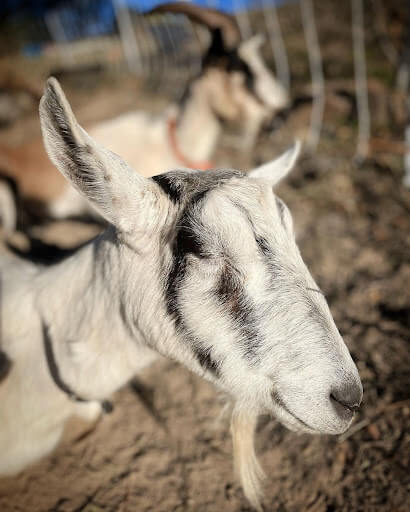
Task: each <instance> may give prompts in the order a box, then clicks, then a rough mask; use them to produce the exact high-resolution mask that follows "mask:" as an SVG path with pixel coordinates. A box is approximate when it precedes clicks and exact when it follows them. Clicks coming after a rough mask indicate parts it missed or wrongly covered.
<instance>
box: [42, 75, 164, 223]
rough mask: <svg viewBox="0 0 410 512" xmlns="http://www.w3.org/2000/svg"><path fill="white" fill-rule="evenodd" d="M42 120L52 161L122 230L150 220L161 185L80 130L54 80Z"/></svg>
mask: <svg viewBox="0 0 410 512" xmlns="http://www.w3.org/2000/svg"><path fill="white" fill-rule="evenodd" d="M40 120H41V129H42V132H43V139H44V144H45V147H46V150H47V153H48V156H49V157H50V159H51V161H52V162H53V163H54V165H55V166H56V167H57V168H58V169H59V171H60V172H61V173H62V174H63V175H64V176H65V177H66V178H67V179H68V180H69V181H70V182H71V184H72V185H73V186H74V187H75V188H76V189H77V190H78V191H79V192H80V194H82V195H83V196H85V197H86V199H88V201H89V202H90V203H91V204H92V205H93V206H94V207H95V209H96V210H97V211H98V212H99V213H100V214H101V215H102V216H103V217H104V218H105V219H106V220H107V221H108V222H111V223H112V224H114V225H115V226H116V227H117V228H118V229H120V230H121V231H123V232H132V231H133V230H135V229H138V230H139V229H141V230H143V229H144V225H145V226H146V225H147V224H148V223H152V221H153V218H154V217H155V213H156V211H155V206H156V204H157V200H158V197H159V196H160V193H159V187H158V186H157V185H156V184H155V183H154V182H153V181H152V180H148V179H147V178H144V177H143V176H141V175H139V174H138V173H137V172H136V171H134V170H133V169H131V168H130V167H129V166H128V164H127V163H126V162H125V161H124V160H122V158H120V157H119V156H118V155H116V154H114V153H112V152H111V151H108V150H107V149H105V148H103V147H101V146H100V145H98V144H97V142H96V141H95V140H93V139H92V138H91V137H90V136H89V135H88V134H87V132H86V131H85V130H83V129H82V128H81V126H80V125H79V124H78V123H77V120H76V118H75V117H74V114H73V112H72V110H71V107H70V105H69V103H68V101H67V99H66V97H65V95H64V93H63V91H62V89H61V87H60V85H59V83H58V82H57V80H56V79H55V78H50V79H49V80H48V81H47V85H46V89H45V91H44V95H43V97H42V99H41V102H40Z"/></svg>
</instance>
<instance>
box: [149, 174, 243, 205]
mask: <svg viewBox="0 0 410 512" xmlns="http://www.w3.org/2000/svg"><path fill="white" fill-rule="evenodd" d="M244 177H245V173H243V172H242V171H238V170H235V169H216V170H212V171H206V172H203V171H195V170H175V171H169V172H167V173H165V174H159V175H157V176H154V177H153V178H152V179H153V180H154V181H155V182H156V183H157V184H158V185H159V186H160V187H161V189H162V190H163V192H165V193H166V194H167V196H168V197H169V199H171V201H173V202H174V203H181V204H187V203H189V202H190V201H191V200H192V199H193V198H195V197H199V196H204V195H205V194H207V192H209V191H211V190H214V189H216V188H217V187H219V186H221V185H223V184H226V183H228V182H230V181H233V180H235V179H238V178H244Z"/></svg>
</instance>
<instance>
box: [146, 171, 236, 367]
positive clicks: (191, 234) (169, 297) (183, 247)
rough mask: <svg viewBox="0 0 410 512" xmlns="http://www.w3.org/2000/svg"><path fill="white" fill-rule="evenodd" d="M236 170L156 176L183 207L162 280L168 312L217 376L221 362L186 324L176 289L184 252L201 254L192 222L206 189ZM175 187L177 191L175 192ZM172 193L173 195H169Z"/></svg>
mask: <svg viewBox="0 0 410 512" xmlns="http://www.w3.org/2000/svg"><path fill="white" fill-rule="evenodd" d="M242 176H243V173H241V172H239V171H229V170H221V171H209V172H206V173H204V172H198V173H188V172H186V171H171V172H169V173H167V174H166V175H160V178H159V179H158V176H157V177H156V178H157V179H156V180H155V181H156V182H157V183H158V184H159V185H160V186H162V188H163V190H164V191H165V192H166V193H167V194H168V196H169V197H170V199H171V200H174V201H176V202H178V203H182V205H183V207H182V210H181V214H180V216H179V219H178V221H177V226H179V227H178V228H177V233H176V236H175V239H174V242H173V246H172V253H173V258H172V265H171V269H170V271H169V273H168V276H167V279H166V283H165V299H166V304H167V310H168V313H169V314H170V315H171V316H172V317H173V318H174V319H175V325H176V327H177V328H178V329H179V330H180V331H181V332H183V334H184V335H185V336H186V337H188V338H190V342H191V346H192V347H193V351H194V353H195V355H196V357H197V360H198V362H199V364H200V365H201V366H202V367H203V368H204V369H205V370H208V371H210V372H211V373H213V374H214V375H215V376H217V377H219V376H220V364H218V362H217V361H215V360H214V359H213V358H212V356H211V354H210V352H209V351H207V350H204V349H201V348H199V347H198V342H197V341H196V340H195V339H194V336H192V334H191V333H189V332H188V331H187V329H186V327H185V321H184V318H183V313H182V311H181V309H180V307H179V296H178V295H179V290H180V287H181V284H182V282H183V281H184V278H185V273H186V267H187V256H188V254H193V255H195V256H197V257H201V256H202V253H203V250H202V243H201V233H200V232H198V231H197V226H196V225H195V223H194V216H195V213H196V215H198V211H200V208H201V203H203V201H204V200H205V197H206V194H207V193H208V191H209V190H212V189H213V188H216V187H217V186H219V185H220V184H222V183H224V182H226V181H227V180H229V179H231V178H232V177H242ZM175 191H177V192H178V194H175ZM172 197H173V198H174V199H172Z"/></svg>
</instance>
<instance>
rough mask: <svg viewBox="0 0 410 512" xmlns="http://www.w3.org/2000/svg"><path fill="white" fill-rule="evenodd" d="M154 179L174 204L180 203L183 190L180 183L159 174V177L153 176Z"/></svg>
mask: <svg viewBox="0 0 410 512" xmlns="http://www.w3.org/2000/svg"><path fill="white" fill-rule="evenodd" d="M152 179H153V180H154V181H155V183H157V184H158V185H159V186H160V187H161V189H162V190H163V192H165V194H167V196H168V197H169V198H170V199H171V201H172V202H174V203H178V202H179V201H180V200H181V194H182V190H181V188H180V187H179V186H178V182H176V181H175V180H174V179H172V176H170V175H168V174H158V176H153V177H152Z"/></svg>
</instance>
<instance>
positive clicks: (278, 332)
mask: <svg viewBox="0 0 410 512" xmlns="http://www.w3.org/2000/svg"><path fill="white" fill-rule="evenodd" d="M40 115H41V122H42V128H43V134H44V138H45V143H46V147H47V149H48V152H49V154H50V157H51V158H52V159H53V161H54V162H55V164H56V165H57V166H58V168H59V169H60V171H61V172H62V173H63V174H64V175H65V176H66V177H67V179H69V180H70V181H71V183H72V184H73V185H74V186H75V187H76V188H77V189H78V191H79V192H80V193H81V194H82V195H83V196H84V197H86V198H87V199H88V201H90V203H91V204H93V205H94V207H95V208H96V209H97V210H98V211H99V212H100V213H101V214H102V215H103V216H104V217H105V218H106V219H107V220H108V221H109V222H110V223H111V226H110V227H109V228H108V229H107V230H106V231H105V232H104V233H103V234H102V235H101V236H99V237H97V238H96V239H95V240H93V241H92V242H90V243H89V244H88V245H86V246H84V247H83V248H82V249H80V250H78V251H77V252H76V253H75V254H74V255H73V256H72V257H70V258H69V259H67V260H65V261H63V262H61V263H59V264H57V265H55V266H51V267H49V268H39V267H35V266H33V265H27V264H23V263H22V262H20V261H10V259H9V258H3V260H2V267H3V268H2V276H4V277H3V283H2V289H3V319H4V326H3V345H2V349H3V350H4V351H5V352H6V354H7V355H8V357H9V359H10V360H11V361H12V364H13V366H12V368H11V371H10V374H9V375H8V376H7V377H6V378H5V379H4V380H3V382H1V383H0V403H1V408H0V453H1V454H2V456H1V459H0V473H14V472H17V471H19V470H21V469H23V468H24V467H25V466H26V465H27V464H29V463H31V462H33V461H34V460H36V459H38V458H39V457H41V456H44V455H46V454H47V453H49V452H50V451H51V450H52V449H53V448H54V446H55V445H56V444H57V443H58V440H59V439H60V437H61V433H62V430H63V427H64V424H65V422H66V420H67V419H68V418H69V417H70V416H71V415H73V414H79V413H80V414H82V415H83V416H84V415H85V416H86V415H87V414H88V413H89V414H90V415H91V416H92V417H94V416H95V414H96V410H98V407H97V405H96V402H95V401H96V400H101V399H103V398H106V397H108V396H109V395H110V394H111V393H113V392H114V391H115V390H117V389H119V388H120V387H121V386H123V385H124V384H125V383H126V382H127V381H128V380H129V379H131V378H132V376H133V375H135V373H136V372H138V371H140V370H141V369H142V368H144V367H145V366H146V365H148V364H150V363H151V362H152V361H153V360H154V359H155V358H156V357H157V354H161V355H164V356H167V357H170V358H172V359H173V360H176V361H179V362H180V363H181V364H183V365H184V366H186V367H187V368H189V369H190V370H192V371H194V372H195V373H197V374H199V375H201V376H203V377H205V378H206V379H208V380H210V381H211V382H214V383H215V384H216V385H217V386H218V387H219V388H220V389H222V390H223V391H225V392H226V393H228V394H229V395H230V396H231V397H232V399H233V401H234V402H235V406H234V412H233V417H232V432H233V437H234V447H235V458H236V465H237V470H238V472H239V474H240V477H241V480H242V484H243V488H244V491H245V493H246V495H247V497H248V498H249V500H250V501H251V503H252V504H253V505H254V506H256V507H259V503H260V497H261V490H260V485H259V480H260V478H261V474H262V472H261V470H260V468H259V465H258V463H257V460H256V457H255V452H254V447H253V432H254V429H255V425H256V420H257V417H258V415H259V414H260V413H270V414H272V415H274V416H276V417H277V418H278V419H279V420H280V421H282V422H283V423H284V424H285V425H287V426H288V427H289V428H291V429H293V430H297V431H302V432H311V433H318V432H324V433H331V434H336V433H340V432H343V431H345V430H346V429H347V428H348V426H349V424H350V422H351V419H352V413H350V412H349V411H348V410H347V409H346V407H345V406H342V405H340V404H339V405H336V404H335V403H333V402H334V401H333V402H332V399H331V398H330V394H332V393H333V394H334V395H336V394H337V392H338V390H339V391H340V389H342V391H343V389H344V387H346V391H343V392H342V399H343V400H345V401H346V402H347V401H349V403H350V404H353V403H354V405H357V404H358V403H359V402H360V400H361V392H362V390H361V384H360V379H359V376H358V373H357V369H356V367H355V365H354V363H353V361H352V359H351V357H350V355H349V352H348V350H347V348H346V346H345V345H344V343H343V340H342V338H341V337H340V335H339V333H338V331H337V329H336V326H335V325H334V322H333V319H332V317H331V314H330V311H329V309H328V307H327V304H326V301H325V299H324V298H323V296H322V295H321V294H320V293H318V292H317V290H315V288H317V286H316V284H315V282H314V280H313V278H312V277H311V275H310V273H309V271H308V270H307V268H306V266H305V265H304V263H303V261H302V258H301V256H300V253H299V251H298V249H297V246H296V243H295V240H294V236H293V232H292V224H291V216H290V213H289V211H288V210H287V209H286V207H285V206H284V205H283V204H282V203H278V199H277V198H276V196H275V194H274V193H273V191H272V185H271V182H270V181H269V180H268V181H267V180H266V175H265V179H258V178H248V177H246V176H244V175H243V174H242V173H239V172H238V171H215V172H214V173H209V174H206V173H196V172H195V171H175V172H170V173H168V174H167V175H165V176H162V178H161V179H162V180H163V181H164V180H165V181H166V183H168V185H169V186H171V185H175V186H176V188H175V189H173V190H174V192H175V191H179V193H180V194H181V197H180V198H179V199H178V200H177V201H176V200H175V198H172V197H171V196H168V195H167V193H165V191H164V190H165V189H163V188H161V187H160V185H159V183H161V181H158V180H157V181H154V180H152V179H147V178H144V177H143V176H141V175H139V174H137V173H136V172H135V171H133V170H131V169H130V167H129V166H128V165H127V164H125V162H123V161H122V160H121V159H120V158H119V157H117V156H116V155H113V154H112V153H110V152H109V151H107V150H105V149H103V148H101V147H100V146H99V145H98V144H96V143H95V141H94V140H93V139H91V138H90V137H89V136H88V135H87V134H86V132H85V131H84V130H82V128H81V127H80V126H79V125H78V124H77V122H76V120H75V118H74V115H73V113H72V111H71V108H70V106H69V104H68V102H67V100H66V99H65V97H64V94H63V92H62V91H61V89H60V87H59V85H58V83H57V82H56V81H55V80H53V79H51V80H49V82H48V86H47V89H46V92H45V95H44V97H43V99H42V101H41V107H40ZM290 160H291V161H293V160H294V159H293V158H290ZM279 161H280V162H282V164H284V162H285V163H286V162H288V161H289V155H288V156H287V157H286V158H285V159H284V160H279ZM286 165H287V164H286ZM271 167H272V169H273V170H274V171H275V173H276V171H277V169H276V167H277V165H272V166H271ZM275 169H276V170H275ZM289 170H290V168H289V166H288V167H287V171H288V172H289ZM279 174H280V175H281V176H282V174H283V173H282V172H281V171H279ZM170 180H171V181H170ZM172 180H174V181H172ZM213 180H219V181H213ZM204 184H205V185H204ZM204 186H205V188H201V187H204ZM204 192H206V194H204ZM184 194H185V195H184ZM184 229H185V230H187V231H186V232H185V231H184ZM184 233H185V234H184ZM183 236H185V239H184V238H183ZM178 237H179V238H178ZM193 237H199V238H200V240H199V241H198V244H199V247H200V248H198V247H195V245H192V244H193V240H194V238H193ZM184 244H187V245H186V246H185V245H184ZM184 247H186V248H185V249H184ZM178 250H184V251H185V253H184V254H183V255H182V254H179V253H178V252H177V253H175V251H178ZM197 251H199V252H197ZM270 253H272V254H270ZM178 254H179V256H178ZM271 256H272V257H271ZM181 261H183V262H184V270H183V273H182V272H181V270H178V272H179V274H178V276H179V277H178V279H174V280H172V279H173V278H172V276H174V277H175V274H174V273H173V272H174V270H173V269H178V265H180V263H181ZM171 278H172V279H171ZM167 283H168V284H167ZM173 286H174V287H176V288H173ZM245 295H246V300H247V302H246V304H244V296H245ZM170 308H171V309H172V310H171V309H170ZM45 328H46V329H47V333H48V337H49V339H50V340H51V343H52V346H53V351H54V354H55V359H56V362H57V365H58V368H59V372H60V375H61V378H62V379H63V381H64V382H65V384H66V385H68V386H69V387H70V388H71V389H73V390H74V391H75V393H76V394H77V395H78V396H81V397H82V398H84V399H87V400H90V403H89V404H81V407H79V404H78V403H75V402H72V401H71V400H70V398H69V397H68V396H67V395H66V394H65V393H64V392H62V391H61V390H60V389H59V388H58V387H57V386H56V384H55V383H54V382H53V380H52V377H51V375H50V371H49V368H48V365H47V361H46V357H45V353H44V346H43V342H44V332H45V331H44V329H45ZM349 393H350V395H352V396H350V395H349ZM338 396H339V398H340V396H341V394H340V392H339V395H338ZM345 396H346V398H345ZM88 407H89V408H90V411H88ZM80 409H81V410H80Z"/></svg>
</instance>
